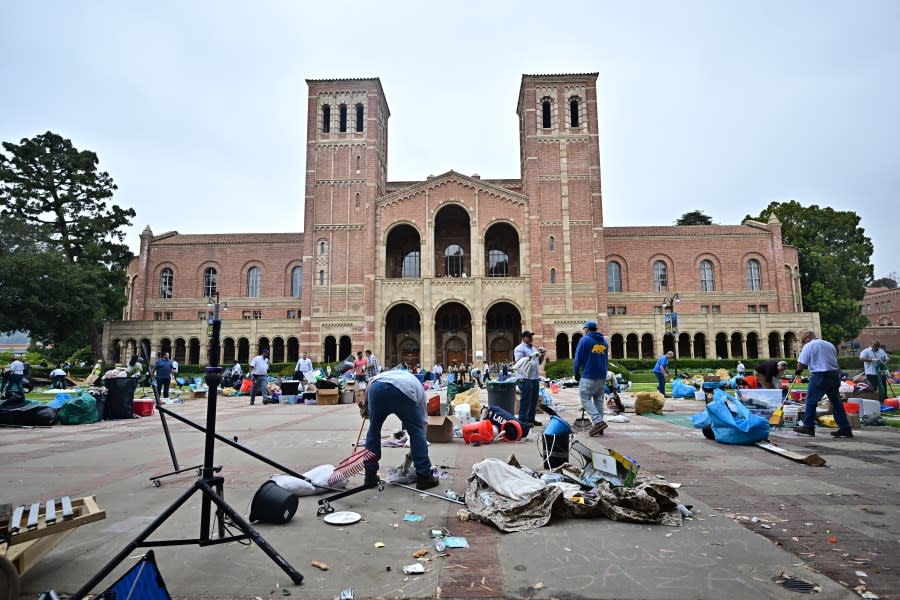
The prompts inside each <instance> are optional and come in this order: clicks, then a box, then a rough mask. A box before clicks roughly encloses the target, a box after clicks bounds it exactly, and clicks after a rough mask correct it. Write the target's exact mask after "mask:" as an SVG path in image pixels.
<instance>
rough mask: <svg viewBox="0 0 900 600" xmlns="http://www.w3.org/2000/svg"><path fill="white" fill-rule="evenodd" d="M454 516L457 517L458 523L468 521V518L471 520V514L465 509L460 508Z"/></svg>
mask: <svg viewBox="0 0 900 600" xmlns="http://www.w3.org/2000/svg"><path fill="white" fill-rule="evenodd" d="M456 516H457V517H459V520H460V521H468V520H469V519H470V518H472V513H470V512H469V511H468V510H466V509H465V508H461V509H459V510H458V511H456Z"/></svg>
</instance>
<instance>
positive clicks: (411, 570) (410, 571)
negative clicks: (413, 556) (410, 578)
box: [403, 563, 425, 575]
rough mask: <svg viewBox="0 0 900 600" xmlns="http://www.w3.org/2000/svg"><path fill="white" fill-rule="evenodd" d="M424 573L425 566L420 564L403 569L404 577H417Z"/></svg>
mask: <svg viewBox="0 0 900 600" xmlns="http://www.w3.org/2000/svg"><path fill="white" fill-rule="evenodd" d="M424 572H425V566H424V565H423V564H422V563H415V564H412V565H406V566H405V567H403V573H405V574H406V575H419V574H422V573H424Z"/></svg>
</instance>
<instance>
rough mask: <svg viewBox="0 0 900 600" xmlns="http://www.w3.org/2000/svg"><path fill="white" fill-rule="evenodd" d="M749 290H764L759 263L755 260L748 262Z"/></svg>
mask: <svg viewBox="0 0 900 600" xmlns="http://www.w3.org/2000/svg"><path fill="white" fill-rule="evenodd" d="M747 289H748V290H761V289H762V282H761V281H760V279H759V261H758V260H756V259H755V258H751V259H750V260H748V261H747Z"/></svg>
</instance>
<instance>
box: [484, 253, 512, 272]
mask: <svg viewBox="0 0 900 600" xmlns="http://www.w3.org/2000/svg"><path fill="white" fill-rule="evenodd" d="M488 277H509V255H508V254H507V253H506V252H504V251H503V250H496V249H495V250H489V251H488Z"/></svg>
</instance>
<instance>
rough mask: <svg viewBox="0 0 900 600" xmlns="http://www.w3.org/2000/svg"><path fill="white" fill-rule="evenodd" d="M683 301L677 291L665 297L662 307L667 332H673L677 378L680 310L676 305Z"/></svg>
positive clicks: (674, 368) (676, 376) (673, 360)
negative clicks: (667, 310)
mask: <svg viewBox="0 0 900 600" xmlns="http://www.w3.org/2000/svg"><path fill="white" fill-rule="evenodd" d="M679 302H681V298H679V297H678V292H675V293H674V294H672V295H671V296H666V297H663V300H662V307H663V320H664V322H665V325H666V333H671V334H672V353H673V355H674V356H673V358H672V369H673V370H674V371H675V378H676V379H677V378H678V312H677V311H676V310H675V305H676V304H678V303H679ZM666 309H669V310H670V311H671V312H669V313H667V312H666Z"/></svg>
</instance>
